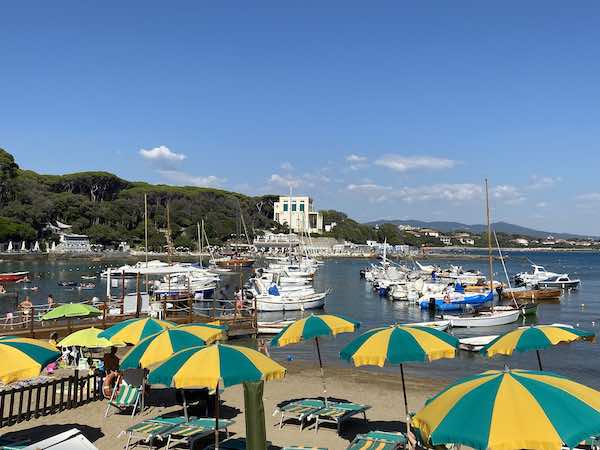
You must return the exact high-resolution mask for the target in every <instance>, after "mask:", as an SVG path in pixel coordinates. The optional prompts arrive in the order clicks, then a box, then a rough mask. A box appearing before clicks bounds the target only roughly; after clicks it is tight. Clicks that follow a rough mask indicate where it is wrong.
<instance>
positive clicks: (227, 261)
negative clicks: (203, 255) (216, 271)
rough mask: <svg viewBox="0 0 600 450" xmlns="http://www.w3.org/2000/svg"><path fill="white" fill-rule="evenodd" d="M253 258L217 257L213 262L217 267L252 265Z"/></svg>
mask: <svg viewBox="0 0 600 450" xmlns="http://www.w3.org/2000/svg"><path fill="white" fill-rule="evenodd" d="M254 261H255V260H254V259H251V258H234V257H232V258H223V259H217V260H216V261H215V264H216V265H217V266H219V267H252V265H253V264H254Z"/></svg>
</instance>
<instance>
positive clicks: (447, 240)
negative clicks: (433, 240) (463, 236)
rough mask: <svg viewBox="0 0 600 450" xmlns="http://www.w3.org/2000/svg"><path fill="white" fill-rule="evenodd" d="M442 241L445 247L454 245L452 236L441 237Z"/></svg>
mask: <svg viewBox="0 0 600 450" xmlns="http://www.w3.org/2000/svg"><path fill="white" fill-rule="evenodd" d="M440 241H441V242H442V244H444V245H451V244H452V239H451V238H450V236H440Z"/></svg>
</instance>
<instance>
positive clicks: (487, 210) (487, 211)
mask: <svg viewBox="0 0 600 450" xmlns="http://www.w3.org/2000/svg"><path fill="white" fill-rule="evenodd" d="M485 215H486V219H487V238H488V239H487V241H488V265H489V270H490V292H492V293H493V292H494V268H493V264H492V225H491V223H490V195H489V189H488V180H487V178H486V179H485ZM492 308H493V305H492Z"/></svg>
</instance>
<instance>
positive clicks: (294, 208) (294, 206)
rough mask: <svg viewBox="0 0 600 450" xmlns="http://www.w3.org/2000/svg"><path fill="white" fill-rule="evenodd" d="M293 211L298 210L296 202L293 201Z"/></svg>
mask: <svg viewBox="0 0 600 450" xmlns="http://www.w3.org/2000/svg"><path fill="white" fill-rule="evenodd" d="M292 211H296V204H295V203H292Z"/></svg>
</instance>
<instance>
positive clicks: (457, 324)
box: [444, 309, 521, 328]
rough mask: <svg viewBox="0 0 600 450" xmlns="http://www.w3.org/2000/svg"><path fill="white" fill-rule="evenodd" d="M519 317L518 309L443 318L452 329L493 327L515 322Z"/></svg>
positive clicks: (519, 311)
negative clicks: (448, 322)
mask: <svg viewBox="0 0 600 450" xmlns="http://www.w3.org/2000/svg"><path fill="white" fill-rule="evenodd" d="M520 315H521V310H520V309H515V310H510V311H500V312H494V313H488V312H482V313H479V314H477V315H474V316H465V317H460V316H445V317H444V318H445V319H447V320H449V321H450V325H451V326H452V327H453V328H473V327H495V326H498V325H508V324H509V323H513V322H516V321H517V320H518V319H519V317H520Z"/></svg>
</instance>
